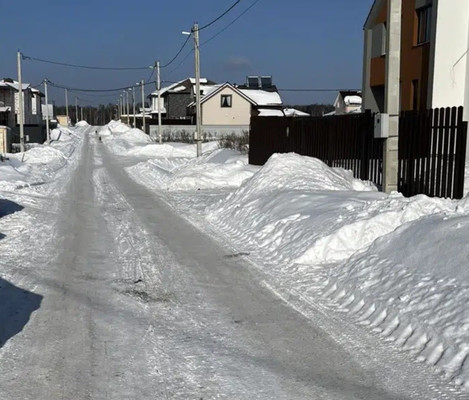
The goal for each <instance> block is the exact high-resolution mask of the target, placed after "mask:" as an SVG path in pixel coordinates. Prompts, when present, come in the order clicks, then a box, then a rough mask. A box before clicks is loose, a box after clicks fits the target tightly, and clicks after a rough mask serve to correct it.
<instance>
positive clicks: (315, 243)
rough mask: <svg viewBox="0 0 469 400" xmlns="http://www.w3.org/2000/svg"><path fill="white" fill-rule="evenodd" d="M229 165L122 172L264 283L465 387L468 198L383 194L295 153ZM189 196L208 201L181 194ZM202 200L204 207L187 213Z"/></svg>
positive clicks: (203, 162)
mask: <svg viewBox="0 0 469 400" xmlns="http://www.w3.org/2000/svg"><path fill="white" fill-rule="evenodd" d="M232 154H233V153H232ZM238 157H240V159H239V160H236V157H235V156H234V154H233V157H231V155H229V153H227V152H226V150H224V151H219V152H215V153H213V154H211V155H205V156H204V157H202V158H201V159H199V160H194V159H187V158H171V157H161V158H159V159H157V160H152V161H150V162H147V163H142V164H139V165H137V166H135V167H133V168H131V169H130V170H129V173H130V175H131V176H132V177H133V178H134V179H136V180H137V181H139V182H140V183H142V184H144V185H146V186H149V187H151V188H153V189H155V190H157V191H161V190H162V189H163V190H169V191H177V193H174V196H172V197H171V196H169V197H168V200H169V201H173V202H174V204H176V205H177V207H180V208H181V210H184V211H185V212H186V213H188V217H189V218H191V219H192V220H193V221H194V222H195V223H199V222H198V221H199V220H198V217H199V216H200V213H202V214H203V213H205V215H206V221H208V222H209V223H210V224H211V226H212V228H211V232H216V234H217V235H219V234H221V235H222V236H224V238H225V240H226V241H228V242H229V243H230V244H231V245H232V246H234V247H235V248H236V249H237V251H239V252H243V253H246V254H249V257H250V258H251V259H252V260H253V261H254V262H255V263H256V264H258V265H259V266H260V267H261V268H263V270H264V271H265V273H266V275H267V276H269V277H270V278H269V279H272V282H274V284H273V286H276V285H280V287H281V288H282V290H287V291H291V293H292V295H294V296H296V294H298V293H300V294H301V297H302V298H304V299H305V301H306V302H312V303H317V302H327V303H328V304H329V305H330V306H333V307H337V309H340V310H341V311H342V312H347V313H348V314H349V316H350V319H352V320H354V321H356V322H357V323H358V324H360V325H363V326H364V327H366V328H368V329H370V330H371V331H373V332H375V333H377V334H379V335H381V336H382V337H383V339H384V340H386V341H388V342H392V343H394V344H395V345H396V346H398V348H401V349H404V350H406V351H408V352H410V354H411V355H413V356H415V358H416V359H417V360H419V361H421V362H426V363H427V364H429V365H432V366H435V367H436V368H437V369H438V370H439V371H441V373H442V374H444V375H445V376H446V377H447V378H448V379H451V380H452V381H453V382H454V383H456V384H460V385H465V387H466V388H467V389H469V361H468V360H469V358H468V356H469V310H468V308H467V304H469V270H468V269H467V260H468V259H469V246H467V237H469V197H468V198H466V199H463V200H461V201H453V200H448V199H439V198H429V197H426V196H423V195H420V196H415V197H411V198H404V197H403V196H402V195H400V194H397V193H393V194H391V195H387V194H384V193H380V192H377V191H376V189H375V188H374V186H372V185H371V184H369V183H368V182H362V181H360V180H357V179H354V178H353V176H352V174H351V173H350V172H349V171H345V170H342V169H340V168H329V167H328V166H327V165H325V164H324V163H322V162H321V161H319V160H317V159H313V158H309V157H302V156H299V155H296V154H281V155H280V154H276V155H273V156H272V157H271V158H270V159H269V161H268V162H267V164H266V165H264V167H262V168H259V167H252V166H249V165H247V164H246V163H245V159H244V161H243V162H240V160H242V156H238ZM243 163H244V165H243ZM255 168H257V170H256V169H255ZM256 171H257V172H256ZM247 172H249V174H250V175H251V177H249V174H247ZM236 174H239V177H240V179H236V178H235V176H236ZM241 177H242V178H241ZM237 185H239V187H238V188H236V186H237ZM199 188H202V189H212V192H208V193H213V194H214V196H212V197H210V196H205V195H203V196H196V195H195V196H192V198H191V197H190V196H188V195H189V194H190V193H191V191H193V193H198V192H197V191H195V189H199ZM229 188H231V193H230V194H229V195H227V196H225V195H223V193H226V190H228V189H229ZM233 188H235V190H233ZM181 191H185V192H184V193H186V194H185V195H184V196H182V197H181V196H179V193H180V192H181ZM220 198H221V200H219V199H220ZM213 199H215V200H213ZM201 200H203V201H211V204H209V205H208V207H207V208H206V209H205V210H203V208H202V207H198V208H197V210H196V211H194V209H192V208H191V207H188V206H187V205H189V204H193V203H195V202H198V201H199V202H200V201H201ZM184 202H186V203H187V204H183V203H184ZM191 202H192V203H191ZM196 213H199V214H198V215H196ZM212 229H213V230H212ZM344 318H345V317H344Z"/></svg>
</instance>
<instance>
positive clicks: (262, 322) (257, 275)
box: [0, 129, 463, 400]
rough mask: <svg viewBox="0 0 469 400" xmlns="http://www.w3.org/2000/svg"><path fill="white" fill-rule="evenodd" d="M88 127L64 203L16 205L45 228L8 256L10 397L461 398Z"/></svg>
mask: <svg viewBox="0 0 469 400" xmlns="http://www.w3.org/2000/svg"><path fill="white" fill-rule="evenodd" d="M90 132H92V130H91V129H88V130H86V135H87V136H86V138H85V140H84V144H83V149H82V152H81V160H80V163H79V165H78V167H77V169H76V170H75V171H74V172H73V173H72V176H71V179H70V182H69V183H68V185H67V188H66V190H64V191H63V193H60V195H59V196H58V198H57V199H51V200H50V201H44V199H41V200H40V201H39V200H38V202H37V203H36V202H35V200H34V198H33V197H31V198H28V199H25V200H24V201H23V200H22V199H21V197H20V196H17V197H16V198H15V201H16V202H17V203H19V204H21V205H22V206H24V207H25V210H24V211H22V212H20V213H17V214H14V215H13V216H12V217H11V218H13V217H14V218H17V219H18V224H19V225H21V224H23V226H25V225H24V224H27V223H28V221H29V223H31V224H33V223H34V224H36V225H40V226H41V227H42V229H41V230H40V231H39V232H40V233H41V237H35V238H27V237H26V236H27V230H25V232H23V233H21V232H20V234H18V236H17V239H16V240H17V245H18V248H19V249H20V250H21V249H22V247H21V246H22V243H24V242H25V241H26V240H28V243H30V245H31V246H32V248H30V250H29V251H28V253H26V254H25V252H24V251H22V252H21V251H18V253H17V254H16V253H15V254H14V255H13V254H12V255H10V256H7V257H6V259H5V258H2V260H1V262H2V268H3V269H5V268H6V267H7V265H8V268H9V271H10V272H11V273H9V274H8V276H6V277H5V279H6V280H5V282H1V284H2V285H13V286H12V287H11V289H9V290H10V291H9V293H14V296H16V297H15V298H18V300H17V302H18V304H20V306H19V307H17V308H18V309H19V310H21V314H22V315H21V318H15V317H12V319H11V320H12V321H15V323H17V325H18V326H19V328H18V329H16V330H14V331H12V332H11V333H10V335H9V336H8V337H7V338H6V339H7V340H6V344H5V345H4V346H3V347H0V399H5V400H10V399H12V400H13V399H24V400H33V399H34V400H56V399H67V400H68V399H142V400H143V399H215V398H227V399H343V400H345V399H347V400H348V399H373V400H375V399H453V398H463V397H458V396H459V395H458V394H457V393H456V392H453V391H452V390H451V389H450V388H447V387H446V386H445V384H444V383H443V382H440V381H439V380H438V377H435V375H434V374H433V372H432V371H430V370H429V369H426V367H425V366H424V365H421V364H415V363H412V362H410V361H408V360H407V357H402V358H399V357H398V356H396V355H395V354H392V353H390V352H387V350H385V349H383V350H380V349H379V347H380V345H379V342H378V341H377V340H376V341H374V340H375V339H373V338H372V337H369V338H365V339H363V341H362V342H357V341H356V337H355V334H354V332H353V331H354V329H355V328H353V327H350V328H348V327H344V326H341V321H340V319H338V318H337V317H331V316H329V315H327V314H326V313H325V312H324V310H321V309H320V308H317V309H316V308H315V307H314V305H311V307H309V308H308V310H307V311H305V310H303V309H301V308H299V307H297V306H295V301H294V299H286V298H284V296H283V295H282V293H281V292H279V291H277V290H276V289H274V288H272V287H271V286H270V285H269V284H267V283H265V281H264V278H263V276H262V272H261V271H260V270H258V269H256V268H253V266H252V265H250V264H249V263H248V262H247V260H245V259H244V258H243V254H236V253H233V251H230V249H229V248H225V247H223V246H222V245H220V244H219V243H216V242H215V241H214V240H213V239H212V238H210V237H209V236H207V235H206V234H204V233H202V232H200V231H199V230H197V229H196V228H195V227H194V226H193V225H191V224H190V223H189V222H187V221H186V220H185V219H183V218H181V217H180V216H179V215H177V214H176V213H175V211H174V209H172V208H171V207H169V206H168V205H167V204H166V203H165V202H164V201H162V200H161V199H160V198H158V197H157V196H156V195H154V194H153V193H152V192H150V191H149V190H148V189H146V188H144V187H143V186H140V185H138V184H137V183H135V182H134V181H133V180H132V179H130V178H129V176H128V175H127V173H126V172H125V171H124V167H127V166H129V165H131V164H132V163H136V162H137V161H138V160H137V159H135V160H131V159H129V158H127V159H125V160H122V159H121V158H119V157H117V156H115V155H112V154H110V153H108V152H107V151H106V150H105V148H104V146H103V144H101V143H99V142H98V141H97V140H96V138H95V137H94V135H93V134H90V135H89V136H88V133H90ZM12 220H13V219H12ZM10 222H11V221H10ZM14 243H15V242H14V239H12V241H10V242H9V246H10V247H12V246H13V245H14ZM1 247H2V242H1V241H0V248H1ZM15 271H16V272H15ZM7 303H8V302H7ZM16 306H17V303H15V302H13V301H12V300H11V299H10V304H7V305H6V306H5V305H3V306H2V307H0V310H1V311H2V313H6V312H7V311H8V312H10V313H11V314H14V312H15V307H16ZM8 307H9V308H8ZM29 317H30V319H29V321H28V318H29ZM3 321H5V318H4V317H3ZM23 326H24V328H23V329H22V330H21V328H22V327H23ZM3 329H4V328H3ZM2 344H3V343H2V342H0V346H1V345H2ZM390 357H393V358H392V359H390Z"/></svg>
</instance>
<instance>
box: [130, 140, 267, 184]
mask: <svg viewBox="0 0 469 400" xmlns="http://www.w3.org/2000/svg"><path fill="white" fill-rule="evenodd" d="M157 146H159V145H157ZM163 146H164V145H163ZM160 147H161V146H160ZM167 147H169V148H171V147H172V146H169V145H168V146H167ZM173 149H175V148H173ZM180 150H181V149H180ZM173 154H174V153H172V154H171V155H173ZM176 154H178V153H176ZM182 154H186V156H187V153H182ZM191 154H192V155H193V154H194V153H193V152H191ZM257 169H258V167H253V166H249V165H248V162H247V157H246V156H243V155H240V154H239V153H238V152H235V151H232V150H226V149H218V150H215V151H213V152H211V153H207V154H204V155H203V156H202V157H200V158H189V157H174V156H173V157H171V156H170V155H168V156H164V157H159V158H156V159H154V160H150V161H147V162H144V163H140V164H137V165H136V166H133V167H130V168H128V169H127V172H128V173H129V175H130V176H131V177H133V178H134V179H135V180H136V181H138V182H140V183H142V184H144V185H146V186H150V187H152V188H153V189H160V190H167V191H191V190H200V189H214V188H232V187H239V186H240V185H241V183H242V182H244V181H245V180H246V179H249V178H250V177H252V175H253V174H254V172H255V171H256V170H257Z"/></svg>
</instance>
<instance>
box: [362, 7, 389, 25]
mask: <svg viewBox="0 0 469 400" xmlns="http://www.w3.org/2000/svg"><path fill="white" fill-rule="evenodd" d="M384 1H385V0H375V1H374V3H373V5H372V6H371V9H370V12H369V13H368V16H367V17H366V21H365V24H364V25H363V29H364V30H365V29H369V28H370V27H371V24H372V23H373V21H374V19H375V18H373V17H375V16H376V14H377V13H378V12H379V10H380V6H382V4H383V3H384Z"/></svg>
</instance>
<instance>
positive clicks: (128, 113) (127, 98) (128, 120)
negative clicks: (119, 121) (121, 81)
mask: <svg viewBox="0 0 469 400" xmlns="http://www.w3.org/2000/svg"><path fill="white" fill-rule="evenodd" d="M124 93H125V99H126V103H127V125H130V105H129V92H128V91H127V90H126V91H125V92H124Z"/></svg>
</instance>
